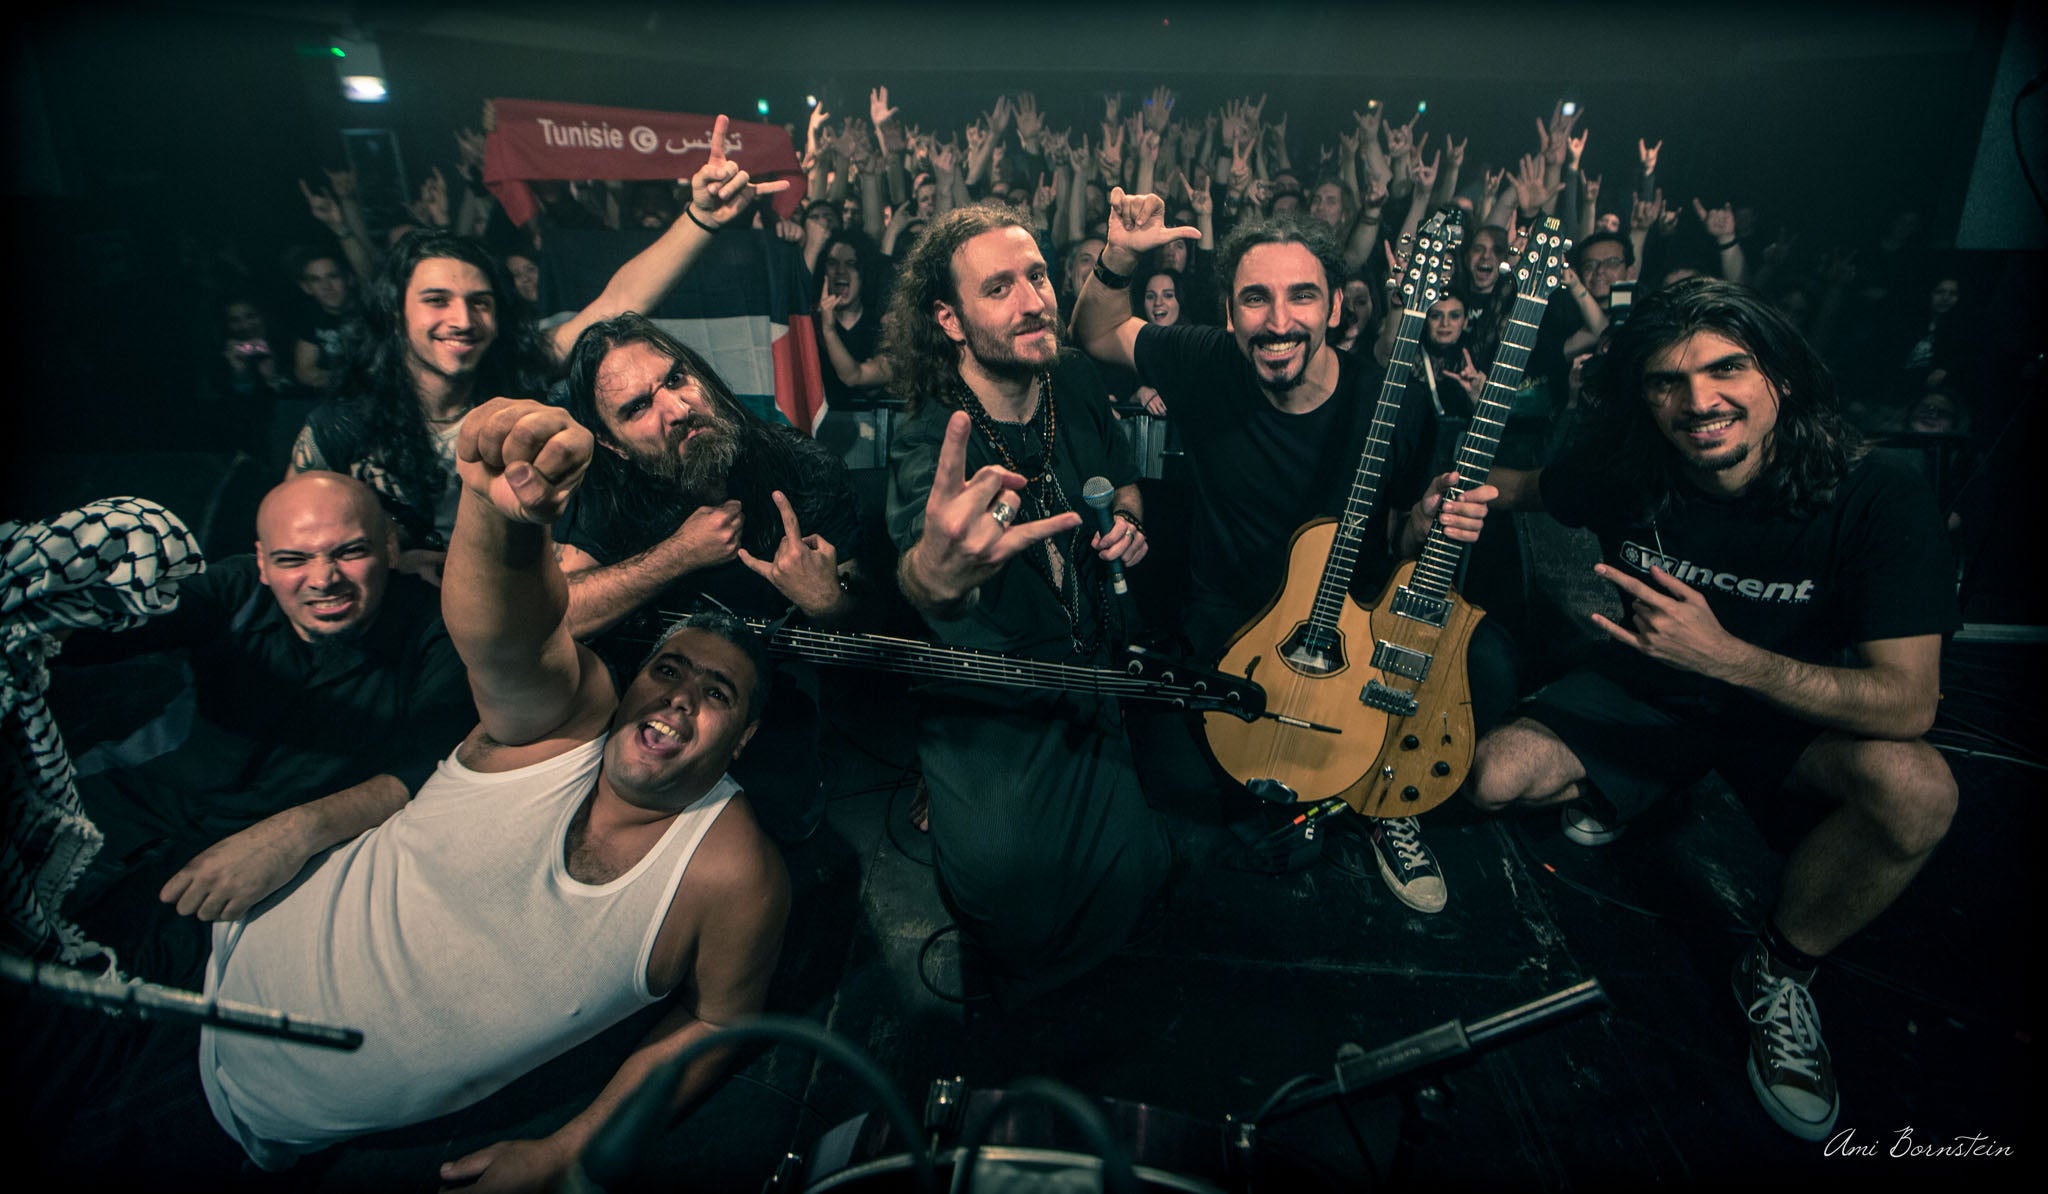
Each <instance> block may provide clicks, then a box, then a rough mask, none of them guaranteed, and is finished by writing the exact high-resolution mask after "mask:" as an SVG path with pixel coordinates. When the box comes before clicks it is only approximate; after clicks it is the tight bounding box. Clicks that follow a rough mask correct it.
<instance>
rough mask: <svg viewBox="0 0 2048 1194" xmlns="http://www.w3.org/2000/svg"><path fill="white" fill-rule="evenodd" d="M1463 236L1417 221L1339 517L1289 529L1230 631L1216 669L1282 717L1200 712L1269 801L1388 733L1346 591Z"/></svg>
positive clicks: (1313, 782)
mask: <svg viewBox="0 0 2048 1194" xmlns="http://www.w3.org/2000/svg"><path fill="white" fill-rule="evenodd" d="M1463 239H1464V230H1463V226H1462V224H1461V223H1460V217H1459V213H1457V212H1456V211H1455V210H1453V211H1451V212H1448V213H1439V214H1437V215H1435V216H1432V217H1430V220H1429V222H1428V223H1427V224H1425V225H1423V227H1422V229H1421V232H1420V234H1419V236H1418V237H1417V240H1416V244H1415V251H1414V253H1413V255H1412V256H1411V257H1410V259H1409V262H1408V268H1407V271H1406V273H1405V274H1404V275H1403V276H1402V279H1401V284H1400V288H1401V295H1402V306H1401V314H1400V321H1399V323H1398V324H1396V326H1395V332H1394V346H1393V351H1392V353H1391V354H1390V355H1389V357H1388V359H1387V374H1386V380H1385V381H1384V382H1383V383H1382V384H1381V386H1380V393H1379V400H1378V403H1377V405H1375V406H1374V408H1373V412H1372V428H1371V431H1370V432H1369V433H1368V435H1367V437H1366V442H1365V450H1364V452H1363V453H1362V454H1361V455H1360V457H1359V461H1358V470H1357V472H1356V473H1355V474H1353V477H1352V481H1351V495H1350V498H1349V500H1347V501H1346V502H1345V504H1344V512H1343V515H1342V516H1341V517H1339V518H1319V519H1316V520H1315V521H1313V522H1310V523H1308V524H1306V525H1304V526H1303V527H1302V528H1301V529H1300V530H1298V531H1296V532H1294V538H1293V540H1292V541H1291V542H1290V543H1289V544H1288V547H1287V579H1286V581H1285V583H1284V584H1283V585H1282V586H1281V589H1280V592H1279V594H1278V595H1276V596H1275V597H1274V598H1273V601H1272V603H1271V604H1269V605H1267V607H1266V608H1265V610H1264V611H1263V612H1262V613H1260V614H1259V616H1258V617H1256V618H1254V619H1252V621H1251V622H1250V624H1248V625H1247V626H1245V627H1244V629H1242V630H1240V631H1238V632H1237V636H1236V637H1235V638H1234V639H1232V640H1231V644H1230V646H1229V648H1228V649H1227V650H1225V651H1224V653H1223V659H1222V662H1220V663H1219V664H1217V669H1218V670H1219V671H1222V672H1224V673H1225V674H1227V675H1231V676H1242V677H1244V678H1245V679H1246V680H1250V681H1256V682H1258V683H1260V684H1262V685H1264V686H1265V689H1266V704H1267V707H1268V708H1270V709H1272V710H1274V711H1275V712H1276V713H1277V714H1278V715H1279V716H1276V717H1274V718H1271V719H1268V720H1262V721H1251V722H1247V721H1239V720H1232V719H1230V718H1224V717H1215V716H1210V717H1208V718H1205V719H1204V723H1205V724H1204V733H1205V735H1206V737H1207V738H1208V743H1209V751H1210V753H1211V754H1213V755H1215V756H1216V761H1217V763H1218V764H1219V765H1221V766H1222V768H1223V769H1224V770H1225V771H1227V772H1229V773H1230V776H1231V778H1233V779H1235V780H1237V781H1238V782H1239V783H1241V784H1244V785H1245V786H1246V787H1248V788H1251V789H1252V790H1253V791H1256V792H1259V793H1260V794H1262V795H1264V796H1266V797H1268V798H1270V799H1291V800H1300V801H1309V802H1314V801H1320V800H1325V799H1328V798H1329V797H1331V796H1338V795H1343V794H1345V793H1347V792H1349V791H1350V790H1351V789H1353V788H1355V787H1356V786H1357V785H1358V782H1359V780H1360V779H1361V778H1362V777H1363V776H1364V775H1365V773H1366V771H1367V769H1368V768H1370V767H1371V766H1372V765H1373V762H1374V759H1375V758H1376V757H1377V756H1378V755H1379V750H1380V743H1381V742H1382V741H1383V740H1384V739H1385V738H1386V733H1387V709H1386V707H1385V705H1384V703H1383V702H1377V701H1376V700H1375V696H1374V694H1375V693H1376V692H1377V691H1378V690H1379V689H1380V688H1381V687H1382V686H1381V684H1380V673H1379V670H1378V669H1379V667H1380V664H1379V662H1378V661H1377V660H1374V659H1372V658H1371V657H1370V655H1369V654H1365V653H1363V652H1362V650H1361V649H1362V648H1364V647H1365V645H1366V644H1368V643H1370V642H1371V641H1372V637H1371V633H1370V631H1371V627H1370V626H1369V624H1368V622H1367V611H1366V610H1365V608H1364V607H1363V606H1360V605H1359V604H1358V603H1357V602H1356V601H1354V600H1352V598H1351V596H1350V592H1351V577H1352V573H1353V572H1354V571H1355V570H1356V567H1357V563H1358V553H1359V551H1360V549H1361V547H1363V546H1364V544H1365V543H1366V541H1367V539H1368V537H1377V538H1379V539H1384V537H1385V535H1386V525H1385V523H1384V522H1383V521H1381V520H1379V519H1376V518H1373V517H1372V513H1373V508H1374V506H1375V504H1376V502H1377V499H1378V497H1379V489H1380V471H1381V469H1382V468H1383V467H1384V466H1385V464H1386V460H1387V454H1388V445H1389V444H1390V443H1391V442H1392V440H1393V435H1394V426H1395V423H1396V422H1397V421H1398V420H1399V417H1400V413H1401V399H1402V396H1403V394H1404V393H1405V392H1406V391H1407V389H1408V379H1409V377H1410V375H1411V374H1412V373H1413V372H1414V368H1415V357H1416V344H1417V342H1418V341H1419V340H1420V339H1421V337H1422V329H1423V326H1424V324H1425V323H1426V322H1427V321H1426V317H1425V312H1427V311H1428V310H1429V307H1430V304H1432V303H1434V302H1436V300H1437V299H1438V298H1439V297H1441V295H1442V294H1443V292H1444V289H1445V287H1446V286H1447V284H1448V282H1449V280H1450V271H1449V270H1448V268H1447V263H1448V262H1449V261H1450V260H1451V259H1452V258H1453V255H1454V254H1455V252H1456V250H1457V247H1458V244H1459V242H1460V241H1461V240H1463Z"/></svg>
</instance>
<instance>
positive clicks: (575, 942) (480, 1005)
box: [200, 398, 789, 1188]
mask: <svg viewBox="0 0 2048 1194" xmlns="http://www.w3.org/2000/svg"><path fill="white" fill-rule="evenodd" d="M456 447H457V468H458V471H459V475H460V477H461V480H462V493H461V497H460V508H459V512H458V515H457V518H456V526H455V533H454V535H453V537H452V541H451V543H450V547H449V553H448V559H447V564H446V572H445V581H444V584H443V587H442V609H443V615H444V618H445V620H446V622H447V626H448V632H449V636H450V637H451V638H452V639H453V641H454V643H455V646H456V649H457V650H458V652H460V654H461V656H462V658H463V661H464V663H465V664H466V665H467V666H468V668H469V676H470V685H471V688H472V691H473V694H474V696H475V698H476V706H477V711H478V715H479V717H480V719H481V720H480V724H478V725H477V727H476V728H475V729H474V730H472V731H471V732H470V734H469V736H468V737H467V738H466V739H464V740H463V742H462V744H461V745H460V746H459V747H458V748H457V749H456V751H455V753H454V754H453V755H452V756H451V757H450V758H448V759H446V760H444V761H443V762H442V764H441V767H440V770H439V771H438V772H437V773H436V775H435V776H434V778H433V779H432V780H430V781H429V782H428V784H427V785H426V787H425V788H423V789H422V791H421V792H420V794H419V796H418V797H417V798H416V799H415V800H414V801H413V802H412V803H411V804H410V805H409V806H407V807H406V808H405V809H404V810H402V811H401V812H399V813H398V814H397V815H395V816H393V817H392V818H391V819H390V820H388V821H386V822H385V823H384V824H383V825H380V826H378V827H377V828H376V829H374V830H372V831H370V832H369V833H367V834H364V835H363V836H362V837H360V838H358V839H356V841H354V842H351V843H349V844H348V845H346V846H343V847H341V848H340V849H338V850H336V851H335V852H333V853H332V854H330V855H328V856H327V857H325V858H323V859H321V860H319V861H318V862H316V863H315V864H314V865H313V866H312V867H310V868H309V869H308V870H307V871H306V872H305V873H303V874H302V875H301V876H300V877H299V879H298V880H297V881H296V882H295V883H294V884H293V885H292V886H289V887H287V888H286V889H285V891H284V893H283V894H282V895H280V896H279V897H277V898H276V899H274V900H273V901H272V902H271V903H269V904H268V905H266V906H264V907H263V908H260V909H259V910H258V911H257V913H256V915H254V916H252V917H251V918H250V919H248V920H246V921H241V922H236V923H233V924H224V925H221V926H219V927H218V928H217V930H216V936H215V942H214V956H213V959H212V961H211V963H210V964H209V967H208V973H207V983H206V985H207V990H208V992H209V993H210V994H214V995H217V996H221V997H224V998H230V999H246V1000H250V1001H252V1002H257V1003H261V1004H264V1005H265V1006H277V1007H280V1008H289V1010H290V1011H291V1012H292V1013H293V1014H295V1015H300V1016H311V1017H313V1018H316V1019H320V1020H324V1021H327V1022H331V1023H340V1024H346V1025H348V1026H351V1027H355V1028H359V1029H361V1030H362V1031H363V1033H364V1036H365V1043H364V1047H363V1050H362V1051H360V1052H359V1053H356V1054H334V1055H331V1056H308V1055H309V1054H311V1053H314V1052H317V1051H311V1050H305V1049H302V1048H298V1049H295V1048H293V1047H292V1046H289V1045H280V1044H276V1043H272V1042H268V1041H263V1040H258V1039H255V1038H249V1037H237V1036H235V1035H233V1034H225V1033H213V1032H208V1033H206V1034H204V1035H203V1037H202V1041H201V1048H200V1071H201V1078H202V1081H203V1082H204V1084H205V1087H206V1094H207V1099H208V1101H209V1103H210V1104H211V1105H212V1108H213V1111H214V1116H215V1118H216V1119H217V1120H218V1121H219V1122H220V1124H221V1126H222V1127H224V1128H225V1129H226V1130H227V1131H228V1132H229V1134H230V1135H232V1136H234V1137H235V1138H236V1139H237V1140H238V1141H239V1142H240V1143H241V1144H242V1146H243V1148H244V1150H245V1151H247V1152H248V1154H249V1155H250V1156H251V1157H252V1158H254V1159H255V1160H256V1161H257V1162H258V1163H259V1164H261V1165H263V1166H265V1167H266V1168H278V1167H281V1166H283V1165H287V1164H289V1163H290V1162H291V1161H292V1160H293V1159H295V1158H296V1157H297V1156H299V1155H302V1154H304V1153H308V1152H312V1151H315V1150H317V1149H319V1148H322V1147H324V1146H326V1145H328V1144H330V1143H333V1142H335V1141H338V1140H343V1139H347V1138H349V1137H352V1136H355V1135H359V1134H363V1133H367V1132H372V1131H379V1130H383V1129H387V1128H393V1127H398V1126H401V1125H404V1124H408V1123H415V1122H419V1121H421V1120H424V1119H427V1118H431V1117H433V1116H436V1115H441V1114H445V1113H447V1112H449V1111H453V1110H455V1109H457V1108H459V1107H462V1106H466V1105H468V1104H470V1103H473V1102H475V1101H477V1100H478V1099H481V1098H483V1097H484V1096H486V1095H488V1094H489V1093H491V1092H492V1091H494V1090H496V1089H498V1088H499V1087H502V1086H503V1085H505V1084H506V1083H508V1082H510V1081H512V1080H513V1079H515V1078H517V1077H518V1076H519V1075H520V1074H523V1073H525V1072H527V1071H529V1070H531V1069H533V1068H535V1067H537V1066H539V1065H540V1064H541V1063H542V1062H544V1061H546V1060H548V1059H550V1058H552V1057H554V1056H557V1055H559V1054H561V1053H563V1052H566V1051H567V1050H569V1049H571V1048H573V1047H575V1046H576V1045H577V1044H580V1043H582V1042H583V1041H585V1040H588V1039H589V1038H590V1037H592V1036H594V1035H596V1034H597V1033H598V1032H600V1031H602V1030H603V1029H605V1028H607V1027H609V1026H610V1025H612V1024H616V1023H617V1022H618V1021H619V1020H621V1019H624V1018H625V1017H627V1016H629V1015H631V1014H632V1013H633V1012H635V1011H637V1010H638V1009H639V1008H641V1007H644V1006H647V1005H649V1004H652V1003H654V1002H658V1001H660V1000H662V999H663V998H667V997H670V996H673V999H672V1004H673V1010H672V1011H671V1012H670V1013H669V1014H668V1015H667V1016H665V1017H664V1018H663V1019H662V1020H660V1022H659V1023H658V1024H657V1025H656V1026H655V1028H654V1029H653V1030H652V1031H651V1032H650V1034H649V1035H648V1037H647V1039H646V1040H645V1041H644V1042H643V1043H642V1045H641V1046H640V1047H639V1048H638V1049H637V1050H636V1051H635V1052H634V1053H633V1054H632V1056H631V1057H629V1058H628V1059H627V1061H626V1062H625V1064H624V1065H623V1066H622V1067H621V1068H620V1070H619V1072H618V1073H617V1075H615V1076H614V1078H613V1079H612V1081H611V1082H610V1083H608V1084H607V1085H606V1086H605V1088H604V1090H603V1092H602V1093H601V1094H600V1095H599V1096H598V1098H597V1099H596V1101H594V1102H593V1103H592V1104H591V1105H590V1106H589V1107H588V1108H586V1109H585V1110H584V1111H583V1112H582V1113H581V1114H579V1115H577V1116H576V1117H575V1118H573V1119H571V1120H570V1121H569V1122H568V1123H567V1124H565V1125H563V1126H562V1127H561V1128H560V1129H559V1130H557V1131H556V1132H554V1133H553V1134H552V1135H550V1136H548V1137H546V1138H545V1139H541V1140H515V1141H504V1142H500V1143H498V1144H494V1145H492V1146H491V1147H489V1148H486V1149H483V1150H481V1151H479V1152H476V1153H473V1154H471V1155H469V1156H467V1157H464V1158H462V1159H460V1160H457V1161H454V1162H452V1163H450V1164H447V1165H444V1166H443V1167H442V1169H441V1173H440V1175H439V1176H440V1178H441V1179H442V1180H443V1181H447V1182H464V1181H470V1180H476V1179H481V1180H482V1182H483V1184H484V1185H486V1186H489V1187H491V1188H500V1186H503V1187H506V1188H510V1187H514V1186H516V1187H519V1188H527V1187H533V1188H538V1187H540V1186H541V1185H543V1184H547V1183H549V1182H551V1181H552V1180H553V1179H554V1178H556V1177H559V1176H560V1175H563V1174H565V1173H567V1172H569V1170H570V1167H571V1166H572V1165H573V1164H574V1163H575V1161H576V1158H577V1157H578V1155H579V1154H580V1153H581V1151H582V1149H583V1146H584V1144H585V1143H586V1142H587V1141H588V1140H589V1138H590V1136H591V1134H592V1133H593V1132H594V1131H595V1130H596V1128H597V1127H598V1126H599V1125H601V1124H602V1123H603V1122H604V1121H605V1119H606V1118H607V1117H608V1116H609V1114H610V1113H611V1111H612V1110H613V1109H614V1108H615V1107H617V1106H618V1104H619V1103H620V1102H621V1101H622V1100H623V1099H624V1098H625V1097H626V1096H627V1095H628V1094H629V1093H631V1092H632V1091H633V1090H634V1089H635V1088H636V1087H637V1086H638V1085H639V1083H640V1082H641V1081H642V1080H643V1079H644V1078H645V1077H646V1076H647V1075H648V1074H650V1073H651V1072H653V1071H654V1070H655V1069H656V1068H657V1067H659V1066H660V1065H661V1064H662V1062H664V1061H665V1060H666V1059H668V1058H670V1057H673V1056H675V1055H676V1054H677V1053H678V1052H680V1051H681V1050H682V1049H684V1048H685V1047H686V1046H688V1045H689V1044H690V1043H692V1042H693V1041H695V1040H697V1039H699V1038H701V1037H703V1036H706V1035H708V1034H709V1033H711V1032H713V1031H715V1030H716V1029H717V1028H718V1027H720V1026H722V1025H725V1024H730V1023H732V1022H733V1021H734V1020H736V1019H739V1018H742V1017H744V1016H747V1015H749V1014H751V1013H753V1012H756V1011H758V1010H759V1009H760V1007H761V1006H762V1003H763V1000H764V998H765V995H766V992H767V986H768V981H769V978H770V976H771V974H772V973H773V971H774V968H775V960H776V955H777V953H778V951H779V949H780V946H781V938H782V929H783V925H784V922H785V920H786V918H787V915H788V906H789V879H788V875H787V873H786V872H785V871H784V869H783V865H782V861H781V858H780V856H779V855H778V854H777V852H776V850H775V848H774V846H773V845H772V844H771V843H770V842H769V840H768V839H767V837H766V836H765V835H764V834H763V833H762V832H761V830H760V829H759V827H758V826H757V825H756V823H755V820H754V817H753V814H752V812H751V811H750V810H749V808H748V806H747V803H746V801H745V800H744V799H743V798H734V793H735V789H734V787H733V785H732V783H731V781H730V780H729V779H727V778H726V776H725V771H726V767H727V766H728V765H729V764H730V763H731V762H732V760H733V758H734V757H736V756H737V755H738V753H739V751H740V750H741V748H742V747H744V746H745V745H746V743H747V741H748V739H749V738H751V737H752V736H753V733H754V730H755V728H756V727H757V725H758V723H759V718H760V713H761V702H762V700H763V699H764V698H765V696H766V694H767V691H768V685H767V678H768V677H767V663H766V658H765V653H764V648H763V646H762V645H761V643H760V642H759V640H758V638H756V637H754V636H752V635H751V633H750V632H748V631H746V630H745V629H744V628H743V627H740V626H739V625H738V624H737V623H732V622H731V621H730V620H721V619H720V618H718V617H717V616H716V615H712V616H710V617H709V618H706V617H705V616H702V615H700V616H699V617H697V618H692V619H690V620H688V621H687V622H685V623H684V624H683V625H682V627H681V628H680V629H676V630H674V631H673V632H672V633H671V634H669V635H668V636H667V637H666V638H665V639H664V640H663V642H662V644H661V645H660V646H659V647H657V648H656V650H655V653H654V654H653V655H652V656H651V657H650V659H649V660H648V662H647V663H646V664H645V665H643V667H642V668H641V670H640V672H639V673H638V674H637V675H636V676H635V677H634V678H633V680H632V682H631V683H630V685H629V686H628V687H627V688H626V690H625V691H624V692H623V693H621V692H619V691H618V690H617V688H616V687H615V685H614V682H613V680H612V678H611V675H610V673H609V672H608V671H607V670H606V668H605V667H604V666H603V665H602V664H601V663H600V662H599V661H598V659H597V657H596V656H595V655H593V654H592V653H591V652H590V651H589V650H588V649H587V648H584V647H582V646H579V645H578V644H577V643H576V642H575V641H574V640H573V639H572V638H571V637H570V634H569V630H568V622H567V613H568V601H567V587H566V584H565V582H564V580H563V578H562V575H561V572H560V569H559V567H558V566H557V564H556V563H555V559H554V552H553V551H552V550H551V544H550V535H549V530H548V527H549V524H550V523H551V522H552V521H553V520H554V518H555V517H556V516H557V515H558V514H559V513H560V511H561V509H562V506H563V504H564V503H565V502H566V501H567V499H568V497H569V495H570V493H571V492H572V491H573V490H574V489H575V487H576V485H577V484H578V483H579V482H580V481H581V479H582V476H583V474H584V470H585V469H586V468H587V467H588V465H589V461H590V454H591V450H592V439H591V436H590V433H589V432H588V431H586V430H584V429H582V428H581V427H579V426H577V425H576V424H575V422H574V421H573V420H571V419H570V418H569V416H568V415H567V414H565V413H564V412H562V411H560V410H558V409H556V408H553V407H549V406H545V405H542V404H540V403H537V402H526V401H514V400H510V399H503V398H500V399H494V400H492V401H491V402H488V403H485V404H484V405H482V406H479V407H478V408H477V409H476V410H474V411H472V412H471V413H470V414H469V415H468V417H467V418H466V419H465V420H464V422H463V425H462V430H461V433H460V435H459V437H458V440H457V445H456ZM721 1062H722V1058H720V1057H716V1056H713V1057H707V1058H705V1059H703V1060H702V1061H700V1062H698V1063H697V1064H695V1065H694V1066H692V1067H691V1069H690V1070H689V1071H688V1072H687V1073H686V1075H685V1076H684V1079H683V1082H682V1085H681V1088H680V1089H679V1091H678V1092H677V1096H676V1106H677V1107H678V1108H680V1107H681V1106H683V1105H685V1104H687V1103H689V1102H691V1101H692V1100H694V1099H695V1098H696V1097H698V1096H699V1095H701V1094H702V1093H703V1092H704V1091H705V1090H706V1088H707V1087H708V1086H709V1085H710V1084H711V1082H712V1080H713V1079H714V1077H715V1076H716V1073H717V1071H718V1067H719V1065H720V1064H721Z"/></svg>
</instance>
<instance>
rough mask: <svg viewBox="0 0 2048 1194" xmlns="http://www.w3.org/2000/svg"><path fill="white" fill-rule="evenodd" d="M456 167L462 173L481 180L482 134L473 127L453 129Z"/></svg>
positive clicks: (482, 161)
mask: <svg viewBox="0 0 2048 1194" xmlns="http://www.w3.org/2000/svg"><path fill="white" fill-rule="evenodd" d="M455 152H456V154H457V155H458V157H457V159H456V169H457V170H459V171H461V172H462V173H463V174H464V175H467V176H469V177H471V178H474V179H476V180H477V181H479V182H481V181H483V168H484V135H483V134H482V133H479V132H477V131H476V130H475V129H456V130H455Z"/></svg>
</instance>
